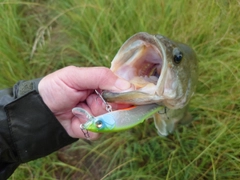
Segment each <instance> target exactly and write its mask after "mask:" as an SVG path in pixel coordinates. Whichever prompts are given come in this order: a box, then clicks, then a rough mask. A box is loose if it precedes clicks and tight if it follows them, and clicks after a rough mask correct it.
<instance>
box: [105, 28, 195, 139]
mask: <svg viewBox="0 0 240 180" xmlns="http://www.w3.org/2000/svg"><path fill="white" fill-rule="evenodd" d="M110 69H111V70H112V71H113V72H114V73H115V74H116V75H117V76H119V77H121V78H124V79H126V80H127V81H129V82H131V83H132V84H133V85H134V86H135V90H133V91H125V92H109V91H104V92H103V98H104V99H105V100H106V101H107V102H114V103H121V104H132V105H144V104H152V103H156V104H158V105H159V106H164V107H165V108H166V113H163V114H160V113H155V114H154V115H153V116H154V121H155V126H156V128H157V130H158V134H159V135H163V136H166V135H168V134H169V133H172V132H173V130H174V129H175V127H176V124H181V122H185V121H186V122H190V121H191V119H192V118H191V115H190V114H189V113H188V112H187V107H188V103H189V101H190V99H191V97H192V96H193V94H194V91H195V88H196V84H197V78H198V65H197V58H196V55H195V53H194V51H193V50H192V49H191V48H190V47H189V46H187V45H185V44H182V43H178V42H175V41H172V40H170V39H168V38H167V37H164V36H162V35H150V34H148V33H145V32H140V33H137V34H135V35H133V36H132V37H130V38H129V39H128V40H127V41H126V42H125V43H124V44H123V45H122V47H121V48H120V49H119V51H118V53H117V54H116V56H115V57H114V59H113V61H112V63H111V68H110Z"/></svg>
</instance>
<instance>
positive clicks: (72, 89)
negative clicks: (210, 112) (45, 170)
mask: <svg viewBox="0 0 240 180" xmlns="http://www.w3.org/2000/svg"><path fill="white" fill-rule="evenodd" d="M131 87H132V86H131V84H130V83H129V82H127V81H125V80H123V79H120V78H118V77H117V76H116V75H114V74H113V72H112V71H111V70H109V69H108V68H105V67H90V68H79V67H75V66H68V67H66V68H63V69H60V70H58V71H56V72H53V73H51V74H49V75H47V76H45V77H44V78H43V79H42V80H41V81H40V82H39V85H38V90H39V93H40V95H41V97H42V99H43V101H44V103H45V104H46V105H47V106H48V107H49V109H50V110H51V111H52V112H53V114H54V115H55V116H56V118H57V119H58V121H59V122H60V123H61V124H62V126H63V127H64V128H65V130H66V131H67V133H68V134H69V135H70V136H71V137H74V138H83V137H84V135H83V133H82V131H81V129H80V124H83V123H84V122H85V120H82V119H79V118H77V117H75V116H74V115H73V114H72V108H74V107H81V108H84V109H85V110H87V111H88V112H89V113H91V114H92V115H94V116H97V115H100V114H103V113H106V110H105V106H104V104H103V102H102V100H101V99H100V98H97V97H98V96H97V95H96V94H94V93H93V91H94V90H95V89H101V90H109V91H122V90H127V89H129V88H131ZM112 106H113V109H118V108H121V105H117V104H112ZM97 137H98V134H96V133H91V132H90V139H96V138H97Z"/></svg>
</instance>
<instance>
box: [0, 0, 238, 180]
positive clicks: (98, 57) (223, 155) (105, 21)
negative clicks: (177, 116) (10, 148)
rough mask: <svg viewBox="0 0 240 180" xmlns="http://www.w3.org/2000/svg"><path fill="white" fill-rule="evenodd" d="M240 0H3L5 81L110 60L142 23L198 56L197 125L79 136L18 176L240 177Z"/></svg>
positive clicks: (0, 32)
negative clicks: (88, 138) (165, 132)
mask: <svg viewBox="0 0 240 180" xmlns="http://www.w3.org/2000/svg"><path fill="white" fill-rule="evenodd" d="M239 8H240V2H239V1H236V0H233V1H227V0H215V1H214V0H202V1H197V0H193V1H187V0H179V1H174V0H169V1H159V0H149V1H146V0H135V1H134V0H131V1H127V0H121V1H120V0H91V1H88V0H85V1H84V0H81V1H78V0H68V1H66V0H59V1H54V0H44V1H43V0H39V1H37V0H35V1H34V0H31V1H30V0H29V1H1V2H0V69H1V71H0V73H1V76H0V87H1V88H5V87H9V86H12V85H13V84H14V83H15V82H16V81H18V80H20V79H32V78H35V77H40V76H44V75H46V74H47V73H50V72H52V71H54V70H56V69H59V68H61V67H64V66H67V65H76V66H107V67H109V66H110V62H111V60H112V59H113V57H114V55H115V54H116V52H117V50H118V49H119V47H120V46H121V45H122V43H123V42H124V41H125V40H126V39H127V38H129V37H130V36H131V35H133V34H135V33H137V32H140V31H145V32H148V33H152V34H157V33H159V34H163V35H165V36H167V37H169V38H171V39H173V40H177V41H180V42H184V43H186V44H188V45H190V46H192V47H193V49H194V50H195V51H196V53H197V55H198V59H199V84H198V88H197V92H196V94H195V96H194V98H193V99H192V101H191V104H190V111H191V113H192V114H193V115H194V117H195V121H194V122H193V123H192V124H191V125H189V126H187V127H180V128H179V129H178V130H177V131H176V132H175V133H174V134H173V135H170V136H169V137H167V138H161V137H158V136H157V134H156V130H155V127H154V125H153V123H152V121H151V120H149V121H146V122H145V123H143V124H141V125H139V126H137V127H135V128H133V129H131V130H129V131H125V132H121V133H112V134H110V135H104V136H102V137H101V138H100V140H98V141H96V142H92V143H88V142H85V141H83V140H80V141H79V142H77V143H74V144H72V145H71V146H69V147H66V148H64V149H62V150H61V151H59V152H57V153H54V154H52V155H50V156H48V157H45V158H41V159H38V160H35V161H32V162H29V163H27V164H23V165H21V166H20V167H19V168H18V169H17V170H16V171H15V173H14V174H13V175H12V177H11V178H10V179H11V180H19V179H48V180H50V179H64V180H65V179H66V180H67V179H84V180H86V179H87V180H88V179H105V180H110V179H151V180H152V179H153V180H154V179H179V180H183V179H239V178H240V175H239V172H240V148H239V147H240V136H239V133H240V90H239V89H240V88H239V87H240V85H239V84H240V71H239V69H240V43H239V42H240V24H239V22H240V16H239Z"/></svg>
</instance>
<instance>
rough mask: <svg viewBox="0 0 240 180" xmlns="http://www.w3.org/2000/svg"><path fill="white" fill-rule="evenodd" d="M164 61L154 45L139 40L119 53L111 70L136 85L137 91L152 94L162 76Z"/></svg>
mask: <svg viewBox="0 0 240 180" xmlns="http://www.w3.org/2000/svg"><path fill="white" fill-rule="evenodd" d="M163 59H164V57H163V54H162V52H161V51H160V50H159V48H157V47H156V46H155V45H154V44H153V43H149V42H147V41H143V40H137V41H134V42H133V43H131V45H130V46H129V47H128V48H126V49H123V51H121V50H120V51H119V53H118V54H117V55H116V57H115V58H114V60H113V63H112V67H111V69H112V71H113V72H114V73H115V74H116V75H118V76H119V77H122V78H124V79H126V80H128V81H129V82H131V83H132V84H134V86H135V88H136V90H138V91H142V92H146V93H149V94H152V93H154V92H155V91H156V85H157V83H158V80H159V78H160V76H161V72H162V67H163V62H164V60H163ZM115 62H116V63H115ZM119 62H121V63H119Z"/></svg>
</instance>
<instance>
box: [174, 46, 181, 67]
mask: <svg viewBox="0 0 240 180" xmlns="http://www.w3.org/2000/svg"><path fill="white" fill-rule="evenodd" d="M182 58H183V54H182V52H181V51H179V49H177V48H175V49H173V61H174V62H175V63H176V64H179V63H180V62H181V61H182Z"/></svg>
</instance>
